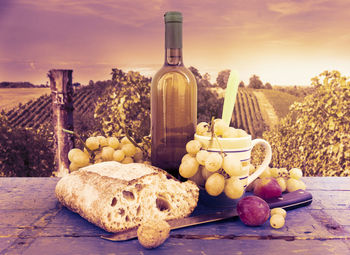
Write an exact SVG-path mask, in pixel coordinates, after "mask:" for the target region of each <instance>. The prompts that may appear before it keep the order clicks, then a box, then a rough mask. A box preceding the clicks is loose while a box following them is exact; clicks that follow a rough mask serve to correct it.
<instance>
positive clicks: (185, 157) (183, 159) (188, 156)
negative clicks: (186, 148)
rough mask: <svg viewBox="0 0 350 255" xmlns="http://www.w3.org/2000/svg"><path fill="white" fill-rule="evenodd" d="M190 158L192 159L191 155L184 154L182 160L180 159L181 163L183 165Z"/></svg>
mask: <svg viewBox="0 0 350 255" xmlns="http://www.w3.org/2000/svg"><path fill="white" fill-rule="evenodd" d="M190 158H194V157H193V156H192V155H190V154H188V153H187V154H185V155H184V156H183V157H182V159H181V163H183V162H184V161H186V160H188V159H190Z"/></svg>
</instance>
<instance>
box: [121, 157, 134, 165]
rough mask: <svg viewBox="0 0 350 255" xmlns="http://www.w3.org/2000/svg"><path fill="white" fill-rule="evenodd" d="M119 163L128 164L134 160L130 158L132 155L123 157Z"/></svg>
mask: <svg viewBox="0 0 350 255" xmlns="http://www.w3.org/2000/svg"><path fill="white" fill-rule="evenodd" d="M121 163H123V164H130V163H134V160H133V159H132V157H125V158H124V159H123V160H122V162H121Z"/></svg>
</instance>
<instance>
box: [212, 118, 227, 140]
mask: <svg viewBox="0 0 350 255" xmlns="http://www.w3.org/2000/svg"><path fill="white" fill-rule="evenodd" d="M226 128H228V125H227V124H226V122H225V121H224V120H223V119H215V120H214V133H215V134H216V135H217V136H222V134H223V132H224V131H225V129H226Z"/></svg>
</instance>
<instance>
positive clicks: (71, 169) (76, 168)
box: [69, 162, 80, 172]
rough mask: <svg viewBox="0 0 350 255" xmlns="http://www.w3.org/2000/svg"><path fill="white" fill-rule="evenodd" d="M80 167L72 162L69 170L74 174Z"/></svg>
mask: <svg viewBox="0 0 350 255" xmlns="http://www.w3.org/2000/svg"><path fill="white" fill-rule="evenodd" d="M79 168H80V167H79V166H77V165H76V164H75V163H74V162H71V163H70V165H69V170H70V171H71V172H74V171H77V170H78V169H79Z"/></svg>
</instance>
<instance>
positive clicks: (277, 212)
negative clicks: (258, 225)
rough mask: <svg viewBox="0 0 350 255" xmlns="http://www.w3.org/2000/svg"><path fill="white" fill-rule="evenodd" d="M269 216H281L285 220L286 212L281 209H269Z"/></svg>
mask: <svg viewBox="0 0 350 255" xmlns="http://www.w3.org/2000/svg"><path fill="white" fill-rule="evenodd" d="M270 214H271V216H272V215H274V214H280V215H282V216H283V218H286V217H287V211H286V210H284V209H283V208H280V207H276V208H273V209H271V213H270Z"/></svg>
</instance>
